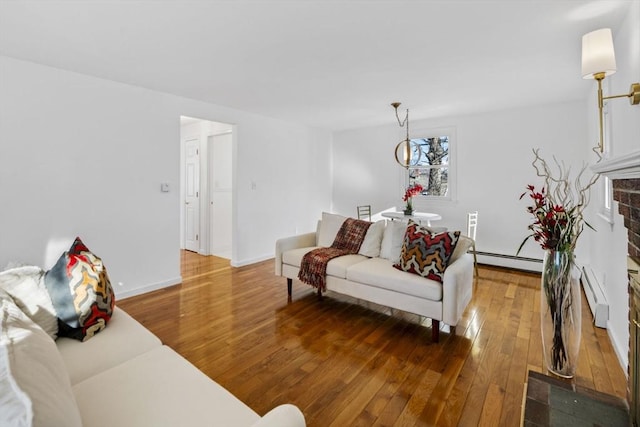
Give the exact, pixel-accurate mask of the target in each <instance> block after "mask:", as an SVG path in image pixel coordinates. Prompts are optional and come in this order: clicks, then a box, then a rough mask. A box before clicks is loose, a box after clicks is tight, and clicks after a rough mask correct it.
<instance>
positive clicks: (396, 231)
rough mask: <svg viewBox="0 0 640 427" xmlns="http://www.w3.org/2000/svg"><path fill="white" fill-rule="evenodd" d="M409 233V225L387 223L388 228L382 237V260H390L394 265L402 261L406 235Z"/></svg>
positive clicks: (396, 222)
mask: <svg viewBox="0 0 640 427" xmlns="http://www.w3.org/2000/svg"><path fill="white" fill-rule="evenodd" d="M406 231H407V223H406V222H404V221H387V226H386V227H385V229H384V234H383V235H382V244H381V245H380V258H384V259H388V260H389V261H391V262H393V263H394V264H396V263H398V262H399V261H400V252H401V251H402V242H403V241H404V233H405V232H406Z"/></svg>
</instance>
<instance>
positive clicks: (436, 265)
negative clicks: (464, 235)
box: [393, 220, 460, 283]
mask: <svg viewBox="0 0 640 427" xmlns="http://www.w3.org/2000/svg"><path fill="white" fill-rule="evenodd" d="M459 237H460V232H459V231H453V232H445V233H438V234H431V233H430V231H429V229H428V228H426V227H423V226H421V225H420V224H418V223H415V222H413V221H411V220H409V225H408V226H407V231H406V233H405V235H404V242H403V244H402V251H401V253H400V262H398V263H396V264H394V265H393V266H394V267H395V268H397V269H399V270H402V271H406V272H408V273H414V274H418V275H420V276H423V277H427V278H429V279H432V280H436V281H438V282H441V283H442V279H443V276H444V271H445V270H446V268H447V265H448V264H449V259H450V258H451V255H452V254H453V251H454V249H455V247H456V244H457V243H458V238H459Z"/></svg>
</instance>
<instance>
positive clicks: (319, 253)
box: [298, 218, 371, 291]
mask: <svg viewBox="0 0 640 427" xmlns="http://www.w3.org/2000/svg"><path fill="white" fill-rule="evenodd" d="M370 225H371V223H370V222H368V221H362V220H359V219H354V218H347V219H346V220H345V221H344V222H343V223H342V226H341V227H340V230H339V231H338V234H337V235H336V238H335V240H334V241H333V243H332V244H331V247H329V248H317V249H313V250H312V251H309V252H307V253H306V254H305V255H304V257H302V263H301V265H300V271H299V272H298V279H300V281H302V282H304V283H307V284H309V285H311V286H313V287H314V288H317V289H320V290H321V291H325V290H326V289H327V283H326V276H327V264H329V261H331V260H332V259H334V258H337V257H339V256H343V255H348V254H357V253H358V251H359V250H360V246H362V242H363V241H364V236H365V235H366V234H367V230H368V229H369V226H370Z"/></svg>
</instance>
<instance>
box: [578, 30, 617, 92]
mask: <svg viewBox="0 0 640 427" xmlns="http://www.w3.org/2000/svg"><path fill="white" fill-rule="evenodd" d="M615 72H616V56H615V53H614V51H613V37H612V36H611V29H609V28H602V29H600V30H596V31H592V32H590V33H587V34H585V35H584V36H582V78H583V79H592V78H593V75H594V74H596V73H605V76H610V75H611V74H613V73H615Z"/></svg>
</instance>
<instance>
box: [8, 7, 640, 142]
mask: <svg viewBox="0 0 640 427" xmlns="http://www.w3.org/2000/svg"><path fill="white" fill-rule="evenodd" d="M632 1H639V0H606V1H582V0H492V1H489V0H466V1H461V0H441V1H434V0H408V1H403V0H395V1H392V0H389V1H385V0H281V1H275V0H263V1H259V0H254V1H247V0H235V1H234V0H217V1H216V0H199V1H184V0H182V1H180V0H164V1H158V0H156V1H150V0H147V1H123V0H120V1H116V0H111V1H94V0H84V1H56V0H43V1H24V0H23V1H15V0H1V1H0V54H2V55H6V56H10V57H14V58H18V59H23V60H28V61H33V62H36V63H40V64H45V65H49V66H53V67H58V68H62V69H66V70H71V71H76V72H79V73H84V74H89V75H92V76H97V77H102V78H105V79H110V80H115V81H119V82H124V83H129V84H132V85H137V86H142V87H146V88H149V89H153V90H157V91H162V92H168V93H172V94H176V95H181V96H185V97H189V98H194V99H198V100H203V101H207V102H210V103H214V104H218V105H224V106H229V107H233V108H237V109H240V110H243V111H249V112H255V113H258V114H262V115H266V116H270V117H275V118H281V119H284V120H287V121H293V122H299V123H304V124H307V125H311V126H317V127H323V128H328V129H332V130H341V129H349V128H357V127H362V126H369V125H375V124H382V123H392V122H395V116H394V115H393V109H392V107H390V106H389V104H390V103H391V102H392V101H401V102H402V103H403V105H402V107H401V108H403V109H404V108H409V109H410V111H411V120H415V119H418V118H429V117H442V116H451V115H461V114H468V113H475V112H478V111H488V110H493V109H504V108H511V107H516V106H522V105H527V104H543V103H548V102H556V101H558V102H560V101H567V100H575V99H583V98H584V97H585V96H586V94H587V93H588V91H589V88H590V87H591V86H590V85H593V81H583V80H582V79H581V77H580V49H581V47H580V44H581V37H582V35H583V34H584V33H586V32H588V31H591V30H594V29H597V28H601V27H606V26H609V27H613V28H616V27H617V26H618V25H619V23H620V22H621V20H622V19H623V18H624V14H625V13H627V11H628V9H629V5H630V4H631V2H632ZM614 37H615V33H614ZM0 83H2V82H0Z"/></svg>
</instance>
